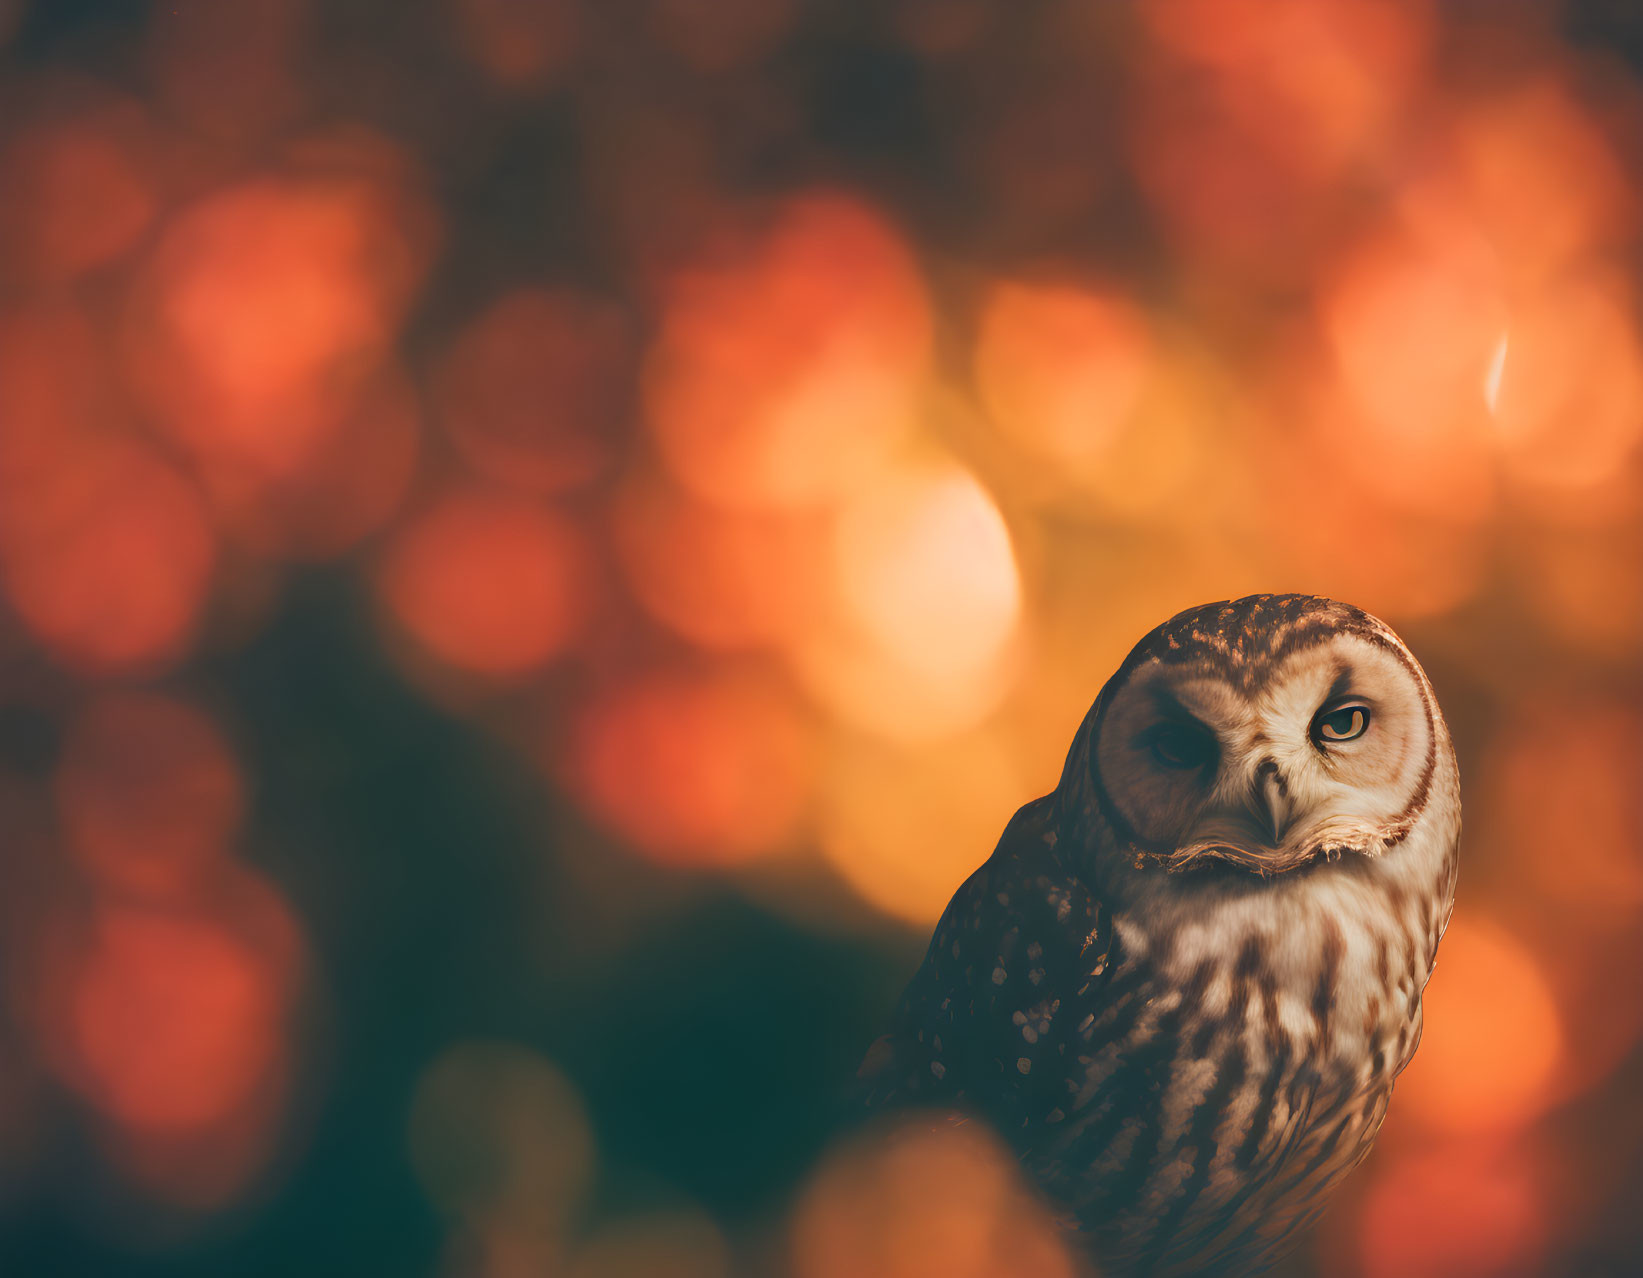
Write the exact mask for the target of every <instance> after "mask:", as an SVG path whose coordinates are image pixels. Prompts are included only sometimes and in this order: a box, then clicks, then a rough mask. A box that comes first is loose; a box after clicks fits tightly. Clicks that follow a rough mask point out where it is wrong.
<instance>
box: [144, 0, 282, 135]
mask: <svg viewBox="0 0 1643 1278" xmlns="http://www.w3.org/2000/svg"><path fill="white" fill-rule="evenodd" d="M309 8H310V4H309V0H239V2H237V3H235V4H234V5H232V6H228V5H222V4H217V3H215V2H214V0H168V3H166V4H165V5H164V6H162V7H160V8H157V9H155V10H154V11H153V12H152V14H151V15H150V23H149V31H148V50H147V52H148V63H149V67H150V69H151V71H152V74H153V78H154V81H155V83H156V86H157V87H158V89H159V92H160V97H161V99H162V100H163V101H164V102H165V104H166V105H167V106H168V107H169V108H170V110H171V112H172V114H173V115H174V116H175V117H176V118H177V120H178V121H180V122H181V123H183V124H185V125H186V126H187V127H188V128H189V129H190V130H192V131H195V132H197V133H201V134H205V135H207V136H208V137H210V138H212V139H213V140H218V141H222V142H227V143H229V144H231V145H234V146H247V145H249V144H251V143H254V142H256V141H258V140H260V139H262V138H265V137H267V136H268V135H269V134H270V133H271V132H272V131H273V130H274V129H276V128H277V127H278V126H279V125H280V124H282V123H284V122H285V121H287V120H289V119H290V118H291V117H292V116H293V115H295V114H296V112H297V111H298V110H299V109H300V107H301V105H302V98H301V93H300V90H299V83H298V77H297V74H296V69H295V62H296V59H297V57H298V56H299V54H300V46H301V44H302V41H303V37H304V35H305V30H304V28H305V27H306V26H307V23H308V15H309Z"/></svg>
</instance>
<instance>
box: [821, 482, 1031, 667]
mask: <svg viewBox="0 0 1643 1278" xmlns="http://www.w3.org/2000/svg"><path fill="white" fill-rule="evenodd" d="M834 536H835V541H834V545H835V551H836V561H835V562H836V568H837V571H836V585H837V588H838V590H839V592H840V597H841V602H842V603H843V606H844V608H845V610H846V611H847V612H848V614H849V617H850V620H851V621H852V622H853V623H854V624H855V625H857V626H859V627H860V629H861V630H862V631H863V633H865V634H866V635H867V636H868V637H869V638H870V640H871V641H872V643H873V644H874V645H875V646H876V647H878V648H880V649H882V650H883V652H884V653H885V654H886V655H887V656H888V657H889V658H890V659H891V660H893V661H897V662H900V663H903V664H905V665H907V666H918V667H922V668H924V669H926V670H930V671H933V672H935V673H936V674H937V675H939V676H950V677H955V678H956V677H961V676H963V675H966V674H971V673H974V672H975V671H977V670H980V669H983V668H984V667H986V666H987V665H988V664H990V663H991V662H992V661H993V660H995V659H996V658H997V656H998V654H999V652H1000V650H1001V649H1002V648H1003V647H1004V645H1005V644H1006V643H1007V642H1008V640H1009V637H1010V634H1011V632H1012V630H1013V629H1014V626H1015V623H1016V619H1017V617H1018V615H1019V613H1020V610H1021V582H1020V578H1019V575H1018V573H1017V571H1016V564H1015V555H1014V551H1013V548H1012V546H1011V543H1010V533H1009V530H1008V529H1007V528H1006V527H1005V526H1004V520H1003V517H1002V516H1000V514H999V512H998V507H997V506H995V505H994V504H993V502H992V500H991V499H990V498H989V497H988V495H987V493H986V491H985V490H984V489H983V488H982V487H981V485H980V484H979V483H977V482H976V481H975V479H974V478H972V477H971V476H970V475H968V474H966V473H965V472H963V471H961V470H958V469H956V468H954V469H951V470H934V469H932V470H931V471H928V472H924V473H918V472H903V473H900V474H895V475H893V476H891V477H889V478H888V479H887V481H886V482H884V483H882V484H881V485H879V486H878V487H877V489H876V490H875V491H872V492H869V493H867V494H866V495H864V496H863V497H862V498H861V499H860V500H857V501H854V502H852V503H851V504H850V505H849V506H847V507H846V508H845V509H844V510H843V511H842V512H841V514H840V516H839V521H838V526H837V530H836V532H835V535H834Z"/></svg>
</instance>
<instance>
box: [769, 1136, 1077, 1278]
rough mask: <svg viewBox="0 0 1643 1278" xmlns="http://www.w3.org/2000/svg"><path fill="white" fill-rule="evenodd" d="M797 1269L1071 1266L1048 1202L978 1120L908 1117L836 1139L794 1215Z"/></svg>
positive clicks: (950, 1275)
mask: <svg viewBox="0 0 1643 1278" xmlns="http://www.w3.org/2000/svg"><path fill="white" fill-rule="evenodd" d="M791 1246H792V1266H793V1273H794V1275H795V1276H796V1278H1072V1275H1074V1274H1075V1273H1077V1272H1078V1270H1077V1268H1076V1266H1075V1264H1074V1262H1073V1260H1072V1258H1071V1257H1070V1255H1069V1254H1068V1251H1067V1248H1066V1246H1065V1244H1064V1243H1063V1242H1062V1241H1061V1239H1060V1238H1059V1237H1058V1236H1057V1234H1056V1232H1055V1230H1054V1228H1053V1226H1052V1225H1051V1224H1050V1221H1049V1217H1048V1214H1047V1213H1046V1212H1045V1211H1044V1210H1043V1209H1042V1208H1041V1207H1039V1206H1038V1205H1037V1204H1036V1203H1035V1202H1033V1201H1032V1200H1031V1199H1030V1198H1029V1197H1028V1196H1027V1194H1026V1192H1025V1191H1024V1189H1023V1188H1022V1185H1021V1183H1020V1180H1019V1177H1018V1173H1017V1171H1016V1166H1015V1160H1014V1159H1013V1158H1012V1157H1011V1156H1010V1154H1009V1152H1008V1151H1007V1150H1006V1149H1005V1148H1004V1147H1003V1145H1002V1144H1001V1143H1000V1142H999V1141H998V1139H997V1138H996V1137H994V1136H993V1135H992V1133H991V1132H989V1131H987V1130H986V1129H985V1127H983V1126H982V1125H980V1124H977V1123H973V1122H960V1121H957V1120H956V1119H949V1118H946V1117H944V1116H942V1115H923V1116H915V1117H913V1118H909V1119H906V1120H904V1121H903V1122H902V1124H901V1125H900V1126H899V1127H897V1128H893V1129H889V1130H882V1129H881V1130H877V1131H874V1132H872V1133H870V1134H868V1135H866V1136H863V1137H858V1138H856V1139H855V1140H853V1141H851V1142H849V1143H847V1144H845V1145H843V1146H841V1147H839V1148H836V1149H835V1150H834V1151H833V1152H832V1153H831V1154H830V1155H828V1157H827V1158H826V1159H825V1160H824V1161H823V1162H822V1164H821V1166H820V1168H819V1169H818V1170H817V1172H816V1174H815V1177H814V1179H812V1181H811V1182H810V1185H809V1186H808V1187H807V1188H806V1190H805V1191H804V1195H803V1197H802V1198H801V1199H800V1201H799V1206H798V1210H797V1213H796V1215H795V1217H794V1222H793V1230H792V1239H791Z"/></svg>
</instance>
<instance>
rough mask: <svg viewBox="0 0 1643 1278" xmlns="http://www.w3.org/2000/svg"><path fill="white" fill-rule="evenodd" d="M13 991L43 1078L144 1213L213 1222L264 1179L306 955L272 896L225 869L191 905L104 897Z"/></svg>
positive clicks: (287, 1074)
mask: <svg viewBox="0 0 1643 1278" xmlns="http://www.w3.org/2000/svg"><path fill="white" fill-rule="evenodd" d="M31 922H33V923H34V924H35V925H36V926H35V931H34V934H33V937H32V938H31V939H32V941H33V944H32V946H31V947H30V949H29V951H28V952H27V954H26V956H23V957H24V961H23V962H21V963H20V964H19V965H18V967H17V969H16V973H17V975H18V976H19V977H21V978H22V980H21V981H20V982H19V983H18V984H16V985H14V986H13V988H14V990H16V991H17V992H19V993H20V994H22V995H23V996H24V998H25V999H26V1002H27V1005H28V1007H29V1010H30V1012H31V1018H30V1019H31V1022H32V1026H31V1027H32V1028H33V1029H34V1030H35V1031H36V1034H37V1042H36V1046H37V1048H38V1049H39V1051H40V1055H41V1059H42V1062H43V1063H44V1064H45V1065H47V1066H48V1067H49V1068H50V1069H51V1070H52V1072H53V1073H55V1074H56V1075H57V1076H58V1078H59V1079H60V1080H61V1081H62V1082H63V1083H64V1084H65V1085H67V1086H68V1087H69V1088H71V1089H72V1090H73V1091H74V1092H76V1093H77V1094H78V1095H79V1096H80V1097H82V1098H83V1099H84V1101H85V1102H86V1103H87V1104H88V1105H89V1106H90V1108H91V1110H92V1111H93V1112H94V1113H95V1115H96V1117H97V1119H98V1122H97V1124H96V1125H95V1127H94V1129H93V1130H92V1132H91V1134H92V1135H93V1136H94V1137H95V1138H96V1140H97V1142H98V1144H99V1145H101V1146H102V1147H103V1149H104V1151H105V1153H106V1156H107V1157H108V1159H109V1160H110V1161H111V1162H112V1163H113V1164H114V1165H115V1166H116V1167H118V1168H119V1169H120V1171H121V1173H122V1175H123V1176H124V1177H125V1178H126V1179H127V1180H128V1181H129V1182H131V1183H132V1184H133V1185H134V1186H136V1187H137V1188H139V1189H140V1190H141V1191H142V1193H143V1194H144V1195H145V1196H146V1197H148V1198H151V1199H156V1200H159V1201H163V1202H166V1203H168V1204H171V1205H174V1206H177V1207H182V1208H185V1209H188V1210H190V1211H204V1210H211V1209H216V1208H220V1207H222V1206H223V1205H224V1204H226V1203H228V1202H231V1201H233V1200H234V1199H235V1198H236V1197H239V1196H240V1195H242V1194H243V1193H244V1191H245V1189H246V1187H247V1186H248V1185H249V1183H250V1182H251V1181H252V1179H253V1178H255V1177H256V1176H257V1175H258V1174H259V1173H260V1172H261V1171H262V1170H263V1169H265V1168H266V1167H267V1165H268V1162H269V1159H270V1157H271V1155H272V1153H273V1150H274V1146H275V1144H276V1142H277V1140H278V1138H279V1134H280V1131H281V1127H280V1119H281V1117H282V1114H283V1112H284V1108H285V1103H286V1100H287V1097H288V1095H289V1086H290V1081H291V1052H290V1046H289V1043H288V1041H287V1038H286V1034H287V1018H288V1014H289V1010H290V1007H291V1003H292V999H293V997H294V995H295V994H296V992H297V988H298V979H299V977H300V974H301V969H302V965H303V940H302V936H301V934H300V932H299V930H298V927H297V924H296V921H295V920H294V918H293V917H292V915H291V912H290V909H289V907H288V906H287V905H286V903H285V901H284V900H283V899H282V898H281V897H280V896H279V895H278V893H276V892H275V891H274V890H273V889H272V888H271V887H270V886H269V885H268V884H267V883H266V882H264V881H263V880H261V879H260V878H258V877H257V876H255V875H253V874H251V873H249V872H247V871H244V870H242V869H238V868H236V867H234V866H233V865H232V864H228V863H223V864H220V865H219V866H218V867H217V869H216V870H215V871H214V872H213V875H212V878H211V882H210V884H209V885H204V884H202V891H200V892H199V893H198V894H196V895H195V896H194V897H193V898H192V899H191V900H190V901H188V902H186V903H181V902H170V903H166V904H164V905H150V904H140V903H136V902H133V901H130V900H126V899H121V898H120V897H118V896H116V895H113V894H107V895H103V894H99V897H98V899H97V901H95V902H94V903H93V905H92V907H91V908H90V910H89V911H88V912H87V913H86V914H84V915H83V916H82V915H76V914H64V913H59V912H55V911H53V912H48V913H47V914H45V915H44V916H42V917H41V918H39V919H37V920H31Z"/></svg>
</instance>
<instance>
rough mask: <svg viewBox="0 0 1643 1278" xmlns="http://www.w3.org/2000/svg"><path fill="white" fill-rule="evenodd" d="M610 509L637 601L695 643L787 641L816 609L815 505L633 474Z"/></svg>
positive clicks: (820, 573)
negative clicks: (713, 500) (722, 498)
mask: <svg viewBox="0 0 1643 1278" xmlns="http://www.w3.org/2000/svg"><path fill="white" fill-rule="evenodd" d="M613 514H614V529H613V532H614V537H615V542H616V548H617V551H618V553H619V555H620V557H621V561H622V566H623V568H624V569H625V570H626V572H627V575H628V580H629V581H630V583H631V584H632V587H633V590H634V593H635V594H636V595H637V596H638V599H639V602H640V603H641V604H642V605H643V606H644V608H645V610H646V611H648V612H649V613H650V614H651V615H652V616H654V617H655V618H656V619H657V620H658V621H660V622H662V623H663V624H664V625H666V626H668V627H669V628H670V629H672V630H675V631H677V632H678V633H679V634H681V635H683V636H684V637H685V638H687V639H690V640H692V641H693V642H695V643H698V644H701V645H703V646H705V647H709V648H745V647H754V646H758V645H762V644H771V643H782V642H788V641H792V640H795V639H797V638H798V637H799V636H800V635H801V634H803V633H804V632H805V630H806V629H807V628H808V627H809V626H811V625H812V624H814V622H815V620H816V619H817V617H818V616H819V614H820V611H821V608H822V606H823V597H824V593H825V590H824V585H825V582H826V580H827V566H828V565H827V541H826V531H827V529H826V524H825V521H824V519H823V518H822V517H820V516H818V515H816V514H812V513H808V512H803V511H799V512H789V511H780V510H777V511H764V510H748V509H745V508H738V507H725V506H714V505H711V504H709V503H706V502H701V501H697V500H695V499H694V498H692V497H691V496H689V495H688V494H687V493H685V492H683V491H682V490H680V489H679V488H677V487H676V486H675V485H673V484H672V483H670V482H669V481H668V480H666V479H665V478H662V477H660V476H657V475H652V474H638V475H634V476H632V477H630V478H629V480H628V482H627V483H626V484H625V485H624V486H623V488H622V490H621V492H620V493H619V494H618V497H617V500H616V504H615V508H614V512H613Z"/></svg>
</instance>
